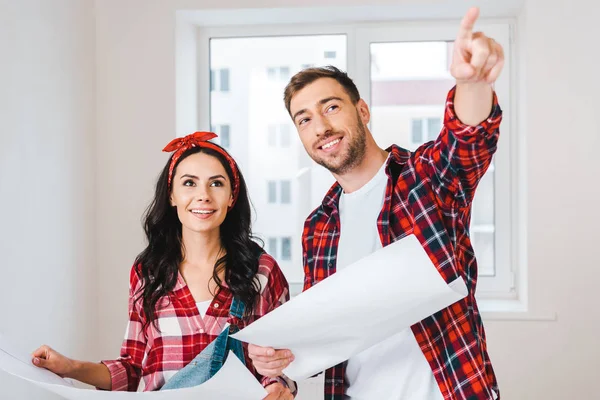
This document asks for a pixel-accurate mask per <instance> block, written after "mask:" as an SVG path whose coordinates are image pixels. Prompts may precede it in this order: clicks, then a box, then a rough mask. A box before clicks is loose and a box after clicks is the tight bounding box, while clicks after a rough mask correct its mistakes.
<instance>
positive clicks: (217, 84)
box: [210, 68, 229, 92]
mask: <svg viewBox="0 0 600 400" xmlns="http://www.w3.org/2000/svg"><path fill="white" fill-rule="evenodd" d="M210 90H211V91H212V92H229V68H220V69H211V70H210Z"/></svg>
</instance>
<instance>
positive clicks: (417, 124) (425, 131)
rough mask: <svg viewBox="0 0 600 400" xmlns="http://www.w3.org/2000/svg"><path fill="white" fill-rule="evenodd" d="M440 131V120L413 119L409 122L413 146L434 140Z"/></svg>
mask: <svg viewBox="0 0 600 400" xmlns="http://www.w3.org/2000/svg"><path fill="white" fill-rule="evenodd" d="M441 129H442V119H441V118H413V119H412V120H411V138H412V142H413V143H414V144H422V143H425V142H429V141H430V140H435V139H436V138H437V137H438V135H439V134H440V131H441Z"/></svg>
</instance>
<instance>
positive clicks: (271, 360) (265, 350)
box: [248, 344, 294, 378]
mask: <svg viewBox="0 0 600 400" xmlns="http://www.w3.org/2000/svg"><path fill="white" fill-rule="evenodd" d="M248 355H249V356H250V359H251V360H252V364H253V365H254V368H256V371H257V372H258V373H259V374H261V375H262V376H268V377H269V378H276V377H278V376H281V375H282V374H283V370H284V369H285V368H287V366H288V365H290V363H291V362H292V361H294V355H293V354H292V352H291V351H289V350H286V349H283V350H275V349H273V348H272V347H260V346H256V345H253V344H250V345H248Z"/></svg>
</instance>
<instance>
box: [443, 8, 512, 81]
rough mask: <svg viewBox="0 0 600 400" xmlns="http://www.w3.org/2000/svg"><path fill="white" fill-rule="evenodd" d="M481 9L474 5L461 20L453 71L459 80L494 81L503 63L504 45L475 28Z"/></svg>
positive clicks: (451, 68) (453, 57)
mask: <svg viewBox="0 0 600 400" xmlns="http://www.w3.org/2000/svg"><path fill="white" fill-rule="evenodd" d="M478 17H479V9H478V8H477V7H473V8H471V9H469V11H467V14H466V15H465V17H464V18H463V20H462V21H461V23H460V28H459V30H458V36H457V37H456V41H455V42H454V54H453V56H452V64H451V65H450V73H451V74H452V76H453V77H454V78H455V79H456V82H457V83H459V84H460V83H479V82H486V83H494V82H495V81H496V79H498V76H499V75H500V72H501V71H502V67H503V66H504V50H503V49H502V46H501V45H500V44H498V43H496V41H495V40H494V39H492V38H489V37H487V36H485V34H483V33H482V32H473V26H474V25H475V22H476V21H477V18H478Z"/></svg>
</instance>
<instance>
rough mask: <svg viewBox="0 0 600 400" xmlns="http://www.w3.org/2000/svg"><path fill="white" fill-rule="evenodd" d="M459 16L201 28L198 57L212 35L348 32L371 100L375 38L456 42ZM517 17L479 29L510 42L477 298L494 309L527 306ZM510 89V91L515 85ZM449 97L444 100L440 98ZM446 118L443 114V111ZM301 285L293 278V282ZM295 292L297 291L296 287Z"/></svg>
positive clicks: (355, 74)
mask: <svg viewBox="0 0 600 400" xmlns="http://www.w3.org/2000/svg"><path fill="white" fill-rule="evenodd" d="M458 24H459V20H458V19H457V20H452V21H423V22H406V21H404V22H382V23H371V22H366V23H352V24H348V23H342V24H337V25H336V24H325V23H324V24H322V25H311V24H302V25H263V24H260V25H252V26H242V25H240V26H236V25H229V26H222V27H199V29H198V47H197V51H198V56H199V59H200V60H210V57H209V41H210V38H233V37H236V38H237V37H268V36H295V35H327V34H344V35H346V39H347V56H348V59H347V72H348V74H349V76H350V77H352V78H353V80H354V82H355V83H356V85H357V87H358V89H359V91H360V93H361V95H362V97H363V98H364V99H365V100H366V101H367V104H369V105H370V104H371V101H370V97H371V96H370V62H365V61H364V60H370V43H381V42H402V41H406V42H415V41H452V40H454V39H455V37H456V33H457V27H458ZM514 26H515V21H513V20H508V19H501V20H489V21H485V20H483V21H480V22H478V24H477V26H476V29H477V30H481V31H483V32H485V33H486V34H487V35H489V36H491V37H493V38H494V39H495V40H497V41H498V42H499V43H501V44H502V45H503V46H504V49H505V57H506V62H505V67H504V71H503V73H502V74H501V76H500V78H499V79H498V81H497V82H496V84H495V90H496V93H497V95H498V97H499V99H500V105H501V107H502V109H503V124H502V133H501V140H500V144H499V148H498V151H497V153H496V155H495V182H494V187H495V218H494V221H495V230H496V235H495V246H496V247H495V269H496V276H495V277H484V276H480V277H479V280H478V292H477V297H478V299H479V300H480V301H479V303H480V307H481V308H482V309H484V310H491V311H523V310H524V309H525V308H526V306H525V303H526V295H527V293H526V291H525V287H526V280H525V274H524V270H523V269H521V268H520V267H524V265H523V259H524V257H523V254H524V246H523V241H524V240H525V237H524V229H523V226H522V223H521V222H520V221H519V220H518V219H517V217H518V215H519V214H520V212H519V209H518V206H519V203H518V201H519V199H521V198H522V196H521V195H520V193H519V189H520V188H521V187H520V185H519V180H518V179H516V178H517V176H518V173H519V162H518V161H519V157H518V155H519V148H517V142H519V141H517V140H514V135H515V131H516V129H515V128H516V126H517V123H516V119H515V118H514V117H513V113H512V108H513V104H514V102H515V98H516V91H517V90H516V79H515V76H514V71H515V68H514V65H513V61H512V58H513V57H512V55H513V54H514V53H515V52H516V46H515V41H514V34H513V32H514ZM209 67H210V65H209V63H208V62H204V63H203V62H199V64H198V73H199V75H198V89H199V92H198V102H199V104H207V105H209V104H210V97H209V96H210V90H209V88H210V81H209V78H210V74H209V73H208V72H209ZM509 89H510V90H509ZM440 101H443V99H440ZM441 117H442V116H441ZM198 120H199V125H200V126H203V125H205V124H208V121H209V120H210V117H209V107H199V112H198ZM298 285H301V283H300V282H290V286H292V287H294V286H298ZM292 291H294V290H292Z"/></svg>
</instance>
